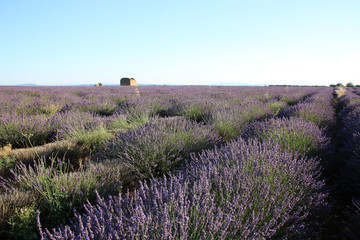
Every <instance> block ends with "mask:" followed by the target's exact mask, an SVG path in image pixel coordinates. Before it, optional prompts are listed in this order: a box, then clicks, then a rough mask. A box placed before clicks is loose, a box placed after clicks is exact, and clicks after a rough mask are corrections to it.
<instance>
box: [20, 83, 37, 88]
mask: <svg viewBox="0 0 360 240" xmlns="http://www.w3.org/2000/svg"><path fill="white" fill-rule="evenodd" d="M15 86H17V87H36V86H37V85H36V84H33V83H24V84H19V85H15Z"/></svg>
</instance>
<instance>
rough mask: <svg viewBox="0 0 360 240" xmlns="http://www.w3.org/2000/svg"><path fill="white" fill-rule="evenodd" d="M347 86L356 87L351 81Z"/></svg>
mask: <svg viewBox="0 0 360 240" xmlns="http://www.w3.org/2000/svg"><path fill="white" fill-rule="evenodd" d="M346 87H354V84H353V83H352V82H349V83H347V84H346Z"/></svg>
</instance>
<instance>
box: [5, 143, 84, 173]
mask: <svg viewBox="0 0 360 240" xmlns="http://www.w3.org/2000/svg"><path fill="white" fill-rule="evenodd" d="M88 156H89V152H88V150H87V149H85V148H84V147H83V146H82V145H81V144H79V143H78V142H76V141H72V140H63V141H57V142H53V143H49V144H45V145H43V146H38V147H33V148H21V149H11V146H5V147H3V148H2V149H1V150H0V160H1V164H0V176H3V177H7V176H9V169H10V168H11V167H13V166H14V165H16V163H19V162H23V163H31V162H33V161H34V160H36V159H39V158H42V157H44V158H46V159H51V158H52V159H53V158H61V159H65V158H66V159H67V160H69V161H70V164H71V165H72V166H73V167H74V168H77V167H78V166H79V165H80V164H81V162H82V161H83V160H85V159H86V158H87V157H88Z"/></svg>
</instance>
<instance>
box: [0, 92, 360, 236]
mask: <svg viewBox="0 0 360 240" xmlns="http://www.w3.org/2000/svg"><path fill="white" fill-rule="evenodd" d="M0 106H1V107H0V147H1V149H0V239H360V233H359V232H360V231H359V229H360V144H359V140H360V89H359V88H355V87H354V88H350V87H348V88H346V89H345V88H340V89H334V88H330V87H221V86H211V87H210V86H183V87H175V86H174V87H172V86H140V87H107V86H102V87H0Z"/></svg>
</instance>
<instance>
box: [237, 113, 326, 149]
mask: <svg viewBox="0 0 360 240" xmlns="http://www.w3.org/2000/svg"><path fill="white" fill-rule="evenodd" d="M242 137H243V138H245V139H249V138H258V139H259V140H260V141H273V142H276V143H279V144H280V146H281V148H282V149H284V150H288V151H297V152H299V153H302V154H306V155H308V156H319V155H321V154H324V153H328V151H329V149H330V139H329V138H328V137H326V135H325V133H324V132H323V131H322V130H321V129H320V128H319V127H318V126H317V125H316V124H315V123H313V122H308V121H305V120H303V119H299V118H290V119H287V118H271V119H269V120H266V121H257V122H254V123H252V124H250V125H249V127H248V128H247V129H246V130H245V132H244V134H243V135H242Z"/></svg>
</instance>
